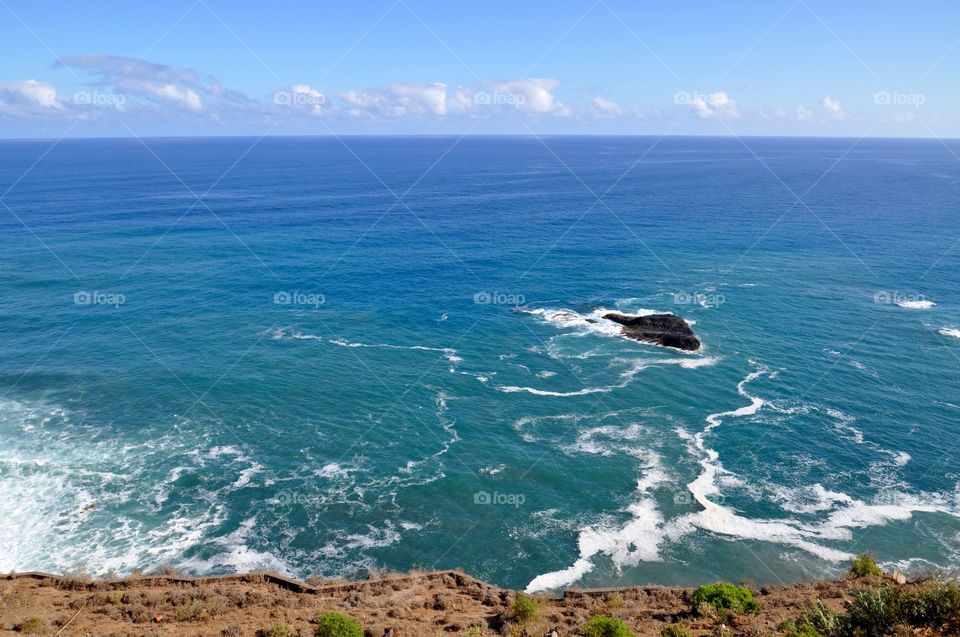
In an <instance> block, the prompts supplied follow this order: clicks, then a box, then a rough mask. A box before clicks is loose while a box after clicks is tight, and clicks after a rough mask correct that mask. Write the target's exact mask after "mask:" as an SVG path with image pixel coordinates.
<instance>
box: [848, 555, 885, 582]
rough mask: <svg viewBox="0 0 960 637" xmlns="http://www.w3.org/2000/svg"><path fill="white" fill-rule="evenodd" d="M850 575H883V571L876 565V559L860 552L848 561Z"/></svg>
mask: <svg viewBox="0 0 960 637" xmlns="http://www.w3.org/2000/svg"><path fill="white" fill-rule="evenodd" d="M850 575H852V576H853V577H866V576H867V575H883V571H882V570H880V567H879V566H877V560H876V559H874V557H873V556H872V555H870V554H869V553H860V554H859V555H857V557H855V558H854V559H853V561H852V562H851V563H850Z"/></svg>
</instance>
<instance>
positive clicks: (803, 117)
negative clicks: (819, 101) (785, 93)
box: [797, 104, 813, 122]
mask: <svg viewBox="0 0 960 637" xmlns="http://www.w3.org/2000/svg"><path fill="white" fill-rule="evenodd" d="M812 117H813V111H811V110H810V109H809V108H807V107H806V106H804V105H803V104H800V105H799V106H797V119H798V120H799V121H801V122H809V121H810V119H811V118H812Z"/></svg>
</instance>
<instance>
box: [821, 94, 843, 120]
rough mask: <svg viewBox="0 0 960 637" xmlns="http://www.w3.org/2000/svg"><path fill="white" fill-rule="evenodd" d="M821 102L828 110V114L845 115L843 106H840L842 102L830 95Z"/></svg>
mask: <svg viewBox="0 0 960 637" xmlns="http://www.w3.org/2000/svg"><path fill="white" fill-rule="evenodd" d="M820 103H821V104H822V105H823V108H824V109H825V110H826V111H827V114H828V115H831V116H832V117H843V108H841V106H840V102H838V101H837V100H835V99H833V98H832V97H830V96H829V95H827V96H826V97H824V98H823V99H822V100H821V101H820Z"/></svg>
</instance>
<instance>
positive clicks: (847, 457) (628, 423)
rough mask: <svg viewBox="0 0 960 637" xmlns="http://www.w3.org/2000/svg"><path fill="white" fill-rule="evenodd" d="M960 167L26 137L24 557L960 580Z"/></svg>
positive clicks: (21, 194)
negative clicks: (903, 573)
mask: <svg viewBox="0 0 960 637" xmlns="http://www.w3.org/2000/svg"><path fill="white" fill-rule="evenodd" d="M957 154H960V143H957V142H946V143H942V142H939V141H935V140H929V141H920V140H860V141H855V140H850V139H831V140H828V139H758V138H749V139H744V140H737V139H732V138H731V139H719V138H683V137H676V138H664V139H655V138H643V137H631V138H583V137H579V138H578V137H549V138H542V139H537V138H532V137H531V138H516V137H514V138H471V137H468V138H463V139H456V138H447V137H436V138H432V137H425V138H363V137H350V138H344V139H342V140H338V139H333V138H296V139H286V138H267V139H262V140H256V139H249V138H243V139H148V140H143V141H138V140H76V141H62V142H60V143H58V144H52V143H51V142H43V141H24V142H3V143H0V192H3V191H6V193H5V194H4V195H3V196H2V198H0V201H2V203H3V205H2V206H0V233H2V243H0V246H2V247H0V289H2V294H3V299H4V303H3V306H2V309H0V571H10V570H28V569H44V570H55V571H56V570H62V569H76V568H82V569H85V570H87V571H89V572H91V573H103V572H106V571H108V570H114V571H117V572H121V573H123V572H129V571H132V570H134V569H142V570H149V569H152V568H156V567H157V566H159V565H163V564H168V565H172V566H175V567H177V568H181V569H184V570H187V571H190V572H196V573H219V572H229V571H240V570H251V569H269V570H276V571H281V572H285V573H289V574H292V575H295V576H301V577H305V576H309V575H314V574H319V575H326V576H341V575H347V576H350V575H361V574H363V573H364V572H366V571H367V570H368V569H397V570H406V569H411V568H449V567H462V568H464V569H465V570H467V571H468V572H470V573H471V574H473V575H475V576H478V577H481V578H486V579H488V580H491V581H493V582H496V583H498V584H502V585H508V586H512V587H521V588H523V587H530V588H531V589H544V588H555V587H559V586H564V585H571V584H575V583H576V584H579V585H615V584H629V583H645V582H657V583H666V584H673V583H692V582H698V581H704V580H713V579H718V578H723V579H728V580H737V579H740V578H750V579H752V580H754V581H756V582H758V583H767V582H781V581H790V580H798V579H803V578H810V577H818V576H825V575H832V574H836V573H838V572H839V571H840V570H841V569H843V568H844V560H846V559H848V558H849V556H850V555H851V554H853V553H856V552H859V551H865V550H869V551H873V552H874V553H876V554H877V556H878V557H879V559H880V560H881V561H882V562H884V563H886V564H888V565H889V566H891V567H898V568H915V569H926V568H934V567H942V568H954V567H956V566H958V565H960V554H958V548H957V547H958V546H960V544H958V541H957V540H958V533H960V497H958V494H960V492H958V481H960V461H958V460H957V458H956V454H955V453H954V452H955V450H956V448H957V444H958V442H960V396H958V395H957V393H958V392H957V388H958V380H960V374H958V363H960V289H958V278H957V274H958V272H960V269H958V267H960V261H958V259H960V248H958V246H957V245H956V242H957V240H958V238H960V217H958V214H957V212H958V206H960V196H958V195H960V161H958V159H957ZM611 310H615V311H621V312H627V313H644V312H651V311H657V312H672V313H675V314H678V315H680V316H682V317H684V318H685V319H687V320H688V321H689V322H690V323H691V324H692V326H693V329H694V330H695V331H696V333H697V334H698V336H699V337H700V339H701V340H702V341H703V343H704V347H703V349H702V350H701V351H700V352H697V353H692V354H691V353H684V352H679V351H673V350H670V349H665V348H662V347H657V346H653V345H645V344H641V343H637V342H633V341H629V340H626V339H623V338H621V337H620V336H619V334H618V332H617V330H616V329H615V328H616V326H614V325H612V324H610V323H609V322H607V321H604V320H603V319H602V315H603V314H604V313H606V312H607V311H611Z"/></svg>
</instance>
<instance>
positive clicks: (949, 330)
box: [939, 327, 960, 338]
mask: <svg viewBox="0 0 960 637" xmlns="http://www.w3.org/2000/svg"><path fill="white" fill-rule="evenodd" d="M939 333H940V334H942V335H943V336H952V337H953V338H960V329H957V328H956V327H943V328H940V330H939Z"/></svg>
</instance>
